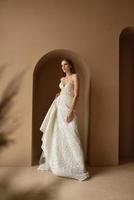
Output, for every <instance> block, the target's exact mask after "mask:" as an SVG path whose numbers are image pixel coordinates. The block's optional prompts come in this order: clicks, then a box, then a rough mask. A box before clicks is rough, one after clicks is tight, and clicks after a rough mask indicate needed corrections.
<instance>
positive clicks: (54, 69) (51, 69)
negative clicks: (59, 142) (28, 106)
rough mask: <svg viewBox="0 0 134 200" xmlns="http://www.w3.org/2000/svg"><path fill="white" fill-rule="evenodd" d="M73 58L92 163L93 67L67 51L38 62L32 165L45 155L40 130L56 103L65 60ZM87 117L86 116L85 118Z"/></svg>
mask: <svg viewBox="0 0 134 200" xmlns="http://www.w3.org/2000/svg"><path fill="white" fill-rule="evenodd" d="M64 58H69V59H71V60H72V61H73V63H74V65H75V69H76V72H77V73H78V74H79V77H80V97H79V101H78V103H77V105H76V109H77V113H78V125H79V131H80V138H81V141H82V145H83V148H84V155H85V160H86V161H87V162H89V156H88V155H89V145H88V144H89V126H90V117H89V116H90V115H89V113H90V73H89V69H88V68H89V67H88V65H87V63H85V61H83V60H82V59H81V58H80V56H79V55H77V54H76V53H74V52H72V51H70V50H66V49H56V50H53V51H50V52H48V53H47V54H46V55H44V56H42V58H41V59H40V60H39V61H38V62H37V64H36V66H35V69H34V72H33V99H32V100H33V102H32V149H31V152H32V155H31V165H36V164H38V162H39V158H40V154H41V151H42V150H41V137H42V132H41V131H40V130H39V127H40V125H41V122H42V120H43V118H44V117H45V115H46V113H47V111H48V109H49V107H50V105H51V103H52V101H53V100H54V98H55V95H56V93H57V92H59V91H60V89H59V82H60V78H61V77H62V75H63V72H62V70H61V64H60V63H61V60H62V59H64ZM81 113H83V114H81Z"/></svg>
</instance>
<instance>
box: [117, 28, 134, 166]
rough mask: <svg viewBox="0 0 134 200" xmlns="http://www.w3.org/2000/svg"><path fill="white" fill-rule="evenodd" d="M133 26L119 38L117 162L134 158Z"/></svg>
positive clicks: (129, 160) (124, 161)
mask: <svg viewBox="0 0 134 200" xmlns="http://www.w3.org/2000/svg"><path fill="white" fill-rule="evenodd" d="M133 88H134V27H127V28H125V29H124V30H123V31H122V32H121V34H120V38H119V163H120V164H122V163H126V162H131V161H132V160H134V89H133Z"/></svg>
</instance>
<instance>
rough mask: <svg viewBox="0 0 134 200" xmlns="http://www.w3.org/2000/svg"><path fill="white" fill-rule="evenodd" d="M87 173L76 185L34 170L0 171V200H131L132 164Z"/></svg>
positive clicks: (133, 194) (133, 199)
mask: <svg viewBox="0 0 134 200" xmlns="http://www.w3.org/2000/svg"><path fill="white" fill-rule="evenodd" d="M89 170H90V173H91V175H92V177H91V178H90V179H89V180H87V181H83V182H79V181H77V180H75V179H69V178H65V177H56V176H55V175H53V174H52V173H51V172H46V171H45V172H44V171H39V170H37V167H0V200H21V199H23V200H31V199H32V200H35V199H37V200H47V199H49V200H53V199H56V200H79V199H80V200H89V199H90V200H134V162H129V163H125V164H122V165H119V166H113V167H89Z"/></svg>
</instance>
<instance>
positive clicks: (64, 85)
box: [61, 80, 73, 87]
mask: <svg viewBox="0 0 134 200" xmlns="http://www.w3.org/2000/svg"><path fill="white" fill-rule="evenodd" d="M70 81H73V80H69V81H68V82H67V83H66V84H65V85H64V84H63V81H61V83H62V86H63V87H66V85H67V84H68V83H69V82H70Z"/></svg>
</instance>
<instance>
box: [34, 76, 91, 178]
mask: <svg viewBox="0 0 134 200" xmlns="http://www.w3.org/2000/svg"><path fill="white" fill-rule="evenodd" d="M73 84H74V83H73V81H72V80H69V81H68V82H67V83H66V85H64V84H63V81H62V80H61V82H60V84H59V88H60V89H61V92H60V95H59V96H57V97H55V99H54V101H53V102H52V104H51V106H50V108H49V110H48V112H47V114H46V116H45V118H44V120H43V121H42V124H41V126H40V131H42V132H43V135H42V138H41V140H42V145H41V149H42V153H41V156H40V160H39V166H38V170H48V171H51V172H52V173H53V174H54V175H56V176H64V177H70V178H74V179H78V180H80V181H83V180H85V179H86V178H87V177H90V175H89V172H88V171H87V169H86V166H85V162H84V153H83V149H82V145H81V141H80V137H79V131H78V125H77V123H78V122H77V114H76V111H74V117H73V119H72V121H70V122H66V117H67V114H68V111H69V107H70V105H71V102H72V98H73Z"/></svg>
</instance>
